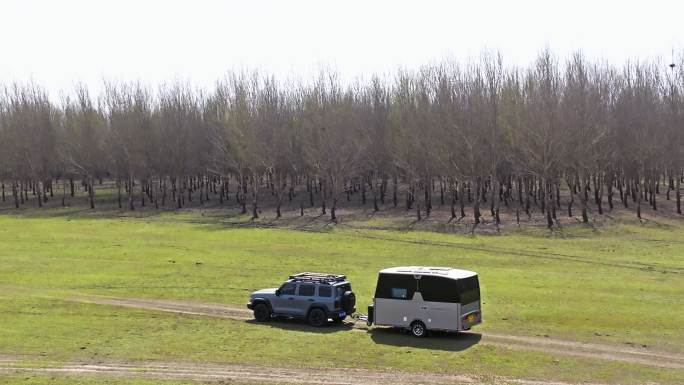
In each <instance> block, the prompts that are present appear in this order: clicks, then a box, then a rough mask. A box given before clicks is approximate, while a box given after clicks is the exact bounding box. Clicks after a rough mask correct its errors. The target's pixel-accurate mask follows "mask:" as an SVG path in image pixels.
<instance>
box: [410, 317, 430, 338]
mask: <svg viewBox="0 0 684 385" xmlns="http://www.w3.org/2000/svg"><path fill="white" fill-rule="evenodd" d="M411 334H413V336H414V337H418V338H422V337H425V336H426V335H427V329H426V328H425V324H424V323H422V322H420V321H414V322H413V323H412V324H411Z"/></svg>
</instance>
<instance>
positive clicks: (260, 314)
mask: <svg viewBox="0 0 684 385" xmlns="http://www.w3.org/2000/svg"><path fill="white" fill-rule="evenodd" d="M254 319H255V320H257V321H259V322H266V321H268V320H270V319H271V309H269V308H268V305H266V304H265V303H259V304H257V305H256V306H254Z"/></svg>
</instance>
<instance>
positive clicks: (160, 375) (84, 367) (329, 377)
mask: <svg viewBox="0 0 684 385" xmlns="http://www.w3.org/2000/svg"><path fill="white" fill-rule="evenodd" d="M2 373H15V374H21V373H31V374H45V375H67V376H69V375H70V376H84V375H85V376H115V377H132V378H151V379H167V380H192V381H203V382H218V381H220V382H221V383H224V382H232V381H240V382H254V383H260V384H261V383H281V384H283V383H287V384H326V385H330V384H340V385H364V384H369V385H375V384H393V385H414V384H433V385H436V384H451V385H456V384H468V385H480V384H491V383H496V384H520V385H570V384H569V383H565V382H555V381H537V380H518V379H507V378H501V377H487V378H482V379H477V378H474V377H469V376H465V375H446V374H429V373H408V372H400V371H396V370H394V371H383V370H369V369H351V368H336V369H329V368H301V367H298V368H285V367H277V366H257V365H238V364H211V363H179V362H137V363H116V362H109V363H104V362H99V363H78V362H76V363H68V364H59V363H51V364H50V363H48V364H44V365H43V366H26V365H23V364H21V363H19V362H17V360H14V359H12V358H11V357H8V356H4V357H3V356H0V374H2ZM583 385H599V384H596V383H586V382H585V383H583Z"/></svg>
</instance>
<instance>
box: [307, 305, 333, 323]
mask: <svg viewBox="0 0 684 385" xmlns="http://www.w3.org/2000/svg"><path fill="white" fill-rule="evenodd" d="M307 319H308V321H309V324H310V325H311V326H316V327H320V326H325V324H327V323H328V315H327V314H325V312H324V311H323V310H322V309H319V308H317V307H316V308H313V309H311V311H310V312H309V316H308V317H307Z"/></svg>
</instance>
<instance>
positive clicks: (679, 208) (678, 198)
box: [675, 178, 682, 214]
mask: <svg viewBox="0 0 684 385" xmlns="http://www.w3.org/2000/svg"><path fill="white" fill-rule="evenodd" d="M675 179H676V182H675V199H676V201H677V214H681V213H682V195H681V192H680V190H679V178H675Z"/></svg>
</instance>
